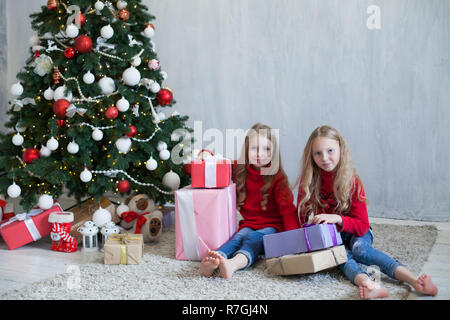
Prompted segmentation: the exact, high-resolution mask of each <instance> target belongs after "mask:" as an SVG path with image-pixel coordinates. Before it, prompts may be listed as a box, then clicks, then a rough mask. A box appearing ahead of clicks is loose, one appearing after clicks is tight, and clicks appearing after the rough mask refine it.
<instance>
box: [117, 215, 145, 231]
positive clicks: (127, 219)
mask: <svg viewBox="0 0 450 320" xmlns="http://www.w3.org/2000/svg"><path fill="white" fill-rule="evenodd" d="M147 213H148V212H145V213H144V214H142V215H140V214H138V213H137V212H134V211H126V212H124V213H122V219H123V220H125V222H131V221H133V220H134V219H137V221H136V231H135V233H136V234H139V233H141V229H142V226H143V225H144V224H145V222H146V221H147V218H145V217H144V215H146V214H147Z"/></svg>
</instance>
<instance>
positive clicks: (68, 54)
mask: <svg viewBox="0 0 450 320" xmlns="http://www.w3.org/2000/svg"><path fill="white" fill-rule="evenodd" d="M76 55H77V52H76V51H75V49H74V48H72V47H68V48H66V50H64V56H65V57H66V58H67V59H73V58H75V56H76Z"/></svg>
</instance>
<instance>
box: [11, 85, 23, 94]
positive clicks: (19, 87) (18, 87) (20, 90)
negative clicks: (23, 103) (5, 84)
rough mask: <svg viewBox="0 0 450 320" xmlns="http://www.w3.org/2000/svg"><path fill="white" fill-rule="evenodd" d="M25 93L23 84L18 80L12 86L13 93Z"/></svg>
mask: <svg viewBox="0 0 450 320" xmlns="http://www.w3.org/2000/svg"><path fill="white" fill-rule="evenodd" d="M22 93H23V86H22V85H21V84H20V82H17V83H15V84H13V85H12V86H11V94H12V95H15V96H20V95H21V94H22Z"/></svg>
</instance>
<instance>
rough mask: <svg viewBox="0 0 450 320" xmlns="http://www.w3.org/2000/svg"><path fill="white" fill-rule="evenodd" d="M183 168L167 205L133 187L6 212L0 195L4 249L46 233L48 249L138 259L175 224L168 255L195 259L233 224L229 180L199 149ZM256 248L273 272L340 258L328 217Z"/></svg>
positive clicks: (327, 264) (222, 165) (317, 266)
mask: <svg viewBox="0 0 450 320" xmlns="http://www.w3.org/2000/svg"><path fill="white" fill-rule="evenodd" d="M189 171H190V174H191V181H192V184H191V185H189V186H187V187H184V188H182V189H179V190H176V191H175V207H174V208H173V207H165V208H163V207H156V206H155V204H154V202H153V201H152V200H151V199H149V198H148V197H147V196H145V195H136V196H134V197H131V198H128V199H127V200H126V201H125V203H124V204H121V205H119V206H116V205H115V204H113V203H111V201H109V200H108V199H107V198H105V197H102V199H100V202H95V201H93V200H88V201H86V202H84V203H83V205H82V206H79V207H75V208H73V209H72V210H71V212H65V211H64V210H63V209H62V208H61V206H60V205H59V204H58V203H57V202H55V203H54V204H53V206H51V207H50V208H35V209H33V210H31V211H30V212H27V213H23V214H16V215H14V213H13V211H14V210H13V208H11V206H10V204H8V203H6V202H5V201H4V199H1V198H0V213H1V214H2V217H3V218H2V217H0V221H1V222H0V233H1V235H2V237H3V239H4V240H5V242H6V244H7V246H8V248H9V249H10V250H14V249H16V248H18V247H21V246H23V245H26V244H27V243H31V242H33V241H36V240H38V239H40V238H42V237H45V236H48V235H50V237H51V241H52V250H56V251H62V252H74V251H76V250H77V244H78V243H80V244H81V243H82V244H83V248H82V249H83V250H88V251H89V250H102V251H103V252H104V262H105V264H138V263H140V261H141V258H142V256H143V252H144V243H145V242H151V241H154V240H158V239H159V237H160V235H161V231H162V229H164V228H167V227H168V226H170V225H173V224H175V258H176V259H177V260H191V261H200V260H201V259H202V258H204V257H206V256H207V251H208V250H217V249H218V248H219V247H220V246H222V245H223V244H224V243H225V242H227V241H228V240H229V239H230V238H231V237H232V236H233V234H234V233H235V232H236V230H237V214H236V185H235V184H234V183H233V181H232V175H231V173H232V161H231V160H229V159H224V158H222V157H220V156H214V155H212V153H210V152H209V151H207V150H202V151H201V152H200V154H199V156H198V157H197V159H196V160H195V161H192V162H191V163H190V164H189ZM173 209H174V210H173ZM80 246H81V245H80ZM264 250H265V258H266V270H267V271H268V273H270V274H274V275H294V274H307V273H316V272H318V271H321V270H325V269H329V268H332V267H335V266H338V265H340V264H342V263H345V262H346V261H347V254H346V251H345V248H344V245H343V244H342V239H341V236H340V233H339V232H338V231H337V229H336V226H335V225H334V224H320V225H306V226H304V227H303V228H300V229H295V230H290V231H285V232H279V233H275V234H270V235H266V236H264Z"/></svg>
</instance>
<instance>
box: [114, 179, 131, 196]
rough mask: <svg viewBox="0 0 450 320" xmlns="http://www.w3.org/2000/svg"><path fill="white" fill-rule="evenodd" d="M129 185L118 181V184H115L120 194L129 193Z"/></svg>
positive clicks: (126, 182)
mask: <svg viewBox="0 0 450 320" xmlns="http://www.w3.org/2000/svg"><path fill="white" fill-rule="evenodd" d="M130 188H131V186H130V183H129V182H128V181H127V180H120V181H119V183H117V189H118V190H119V192H120V193H127V192H128V191H130Z"/></svg>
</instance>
